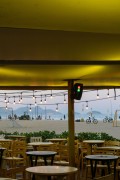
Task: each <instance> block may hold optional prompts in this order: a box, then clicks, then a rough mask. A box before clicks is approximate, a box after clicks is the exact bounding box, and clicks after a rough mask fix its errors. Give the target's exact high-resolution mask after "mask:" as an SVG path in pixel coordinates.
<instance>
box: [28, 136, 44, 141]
mask: <svg viewBox="0 0 120 180" xmlns="http://www.w3.org/2000/svg"><path fill="white" fill-rule="evenodd" d="M30 142H42V137H31V138H30Z"/></svg>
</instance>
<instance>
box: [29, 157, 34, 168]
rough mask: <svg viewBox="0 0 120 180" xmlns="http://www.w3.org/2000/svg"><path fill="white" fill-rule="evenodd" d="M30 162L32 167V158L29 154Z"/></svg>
mask: <svg viewBox="0 0 120 180" xmlns="http://www.w3.org/2000/svg"><path fill="white" fill-rule="evenodd" d="M30 163H31V166H32V167H33V160H32V156H30Z"/></svg>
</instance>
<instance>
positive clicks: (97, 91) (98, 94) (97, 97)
mask: <svg viewBox="0 0 120 180" xmlns="http://www.w3.org/2000/svg"><path fill="white" fill-rule="evenodd" d="M97 99H99V93H98V90H97Z"/></svg>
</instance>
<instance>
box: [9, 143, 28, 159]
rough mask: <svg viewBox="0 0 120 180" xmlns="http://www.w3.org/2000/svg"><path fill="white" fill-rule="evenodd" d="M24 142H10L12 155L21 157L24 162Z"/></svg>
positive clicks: (25, 147)
mask: <svg viewBox="0 0 120 180" xmlns="http://www.w3.org/2000/svg"><path fill="white" fill-rule="evenodd" d="M26 149H27V146H26V142H25V141H18V140H16V141H13V144H12V153H11V154H12V156H13V157H21V158H23V161H24V162H26V157H27V156H26Z"/></svg>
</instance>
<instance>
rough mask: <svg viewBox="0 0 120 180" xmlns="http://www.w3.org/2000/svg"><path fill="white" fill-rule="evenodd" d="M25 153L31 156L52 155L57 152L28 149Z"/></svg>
mask: <svg viewBox="0 0 120 180" xmlns="http://www.w3.org/2000/svg"><path fill="white" fill-rule="evenodd" d="M26 154H27V155H31V156H52V155H55V154H57V152H55V151H28V152H26Z"/></svg>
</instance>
